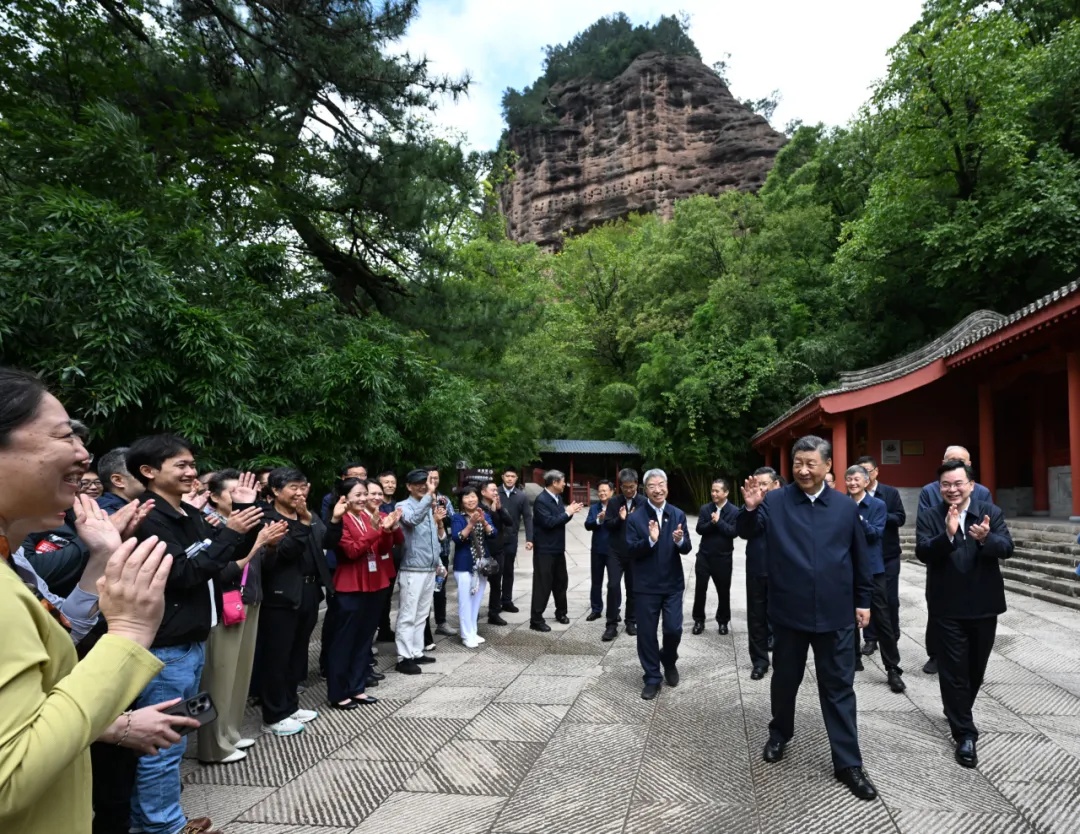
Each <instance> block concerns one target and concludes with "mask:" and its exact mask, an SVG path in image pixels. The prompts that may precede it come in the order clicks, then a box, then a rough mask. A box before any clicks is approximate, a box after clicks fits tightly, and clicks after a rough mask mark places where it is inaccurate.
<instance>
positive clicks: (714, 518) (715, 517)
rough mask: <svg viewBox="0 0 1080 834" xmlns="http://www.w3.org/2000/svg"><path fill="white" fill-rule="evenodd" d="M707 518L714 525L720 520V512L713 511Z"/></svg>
mask: <svg viewBox="0 0 1080 834" xmlns="http://www.w3.org/2000/svg"><path fill="white" fill-rule="evenodd" d="M709 518H711V519H712V523H713V524H716V522H718V521H719V520H720V511H719V510H713V514H712V515H711V516H709Z"/></svg>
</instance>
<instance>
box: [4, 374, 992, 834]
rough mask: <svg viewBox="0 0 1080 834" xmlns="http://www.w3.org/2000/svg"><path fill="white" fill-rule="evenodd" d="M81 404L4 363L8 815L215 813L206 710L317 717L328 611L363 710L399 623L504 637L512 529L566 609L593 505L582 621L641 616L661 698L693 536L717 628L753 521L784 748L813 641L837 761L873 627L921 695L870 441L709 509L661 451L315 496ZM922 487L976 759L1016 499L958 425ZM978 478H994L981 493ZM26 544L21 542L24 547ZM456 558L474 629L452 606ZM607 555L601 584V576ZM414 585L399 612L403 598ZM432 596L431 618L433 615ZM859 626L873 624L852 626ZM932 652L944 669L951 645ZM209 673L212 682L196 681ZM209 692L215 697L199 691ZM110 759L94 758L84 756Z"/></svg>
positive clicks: (82, 823) (161, 832) (850, 781)
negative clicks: (127, 437)
mask: <svg viewBox="0 0 1080 834" xmlns="http://www.w3.org/2000/svg"><path fill="white" fill-rule="evenodd" d="M87 440H88V434H87V431H86V428H85V426H83V425H82V424H80V423H79V422H78V421H75V420H72V419H70V417H69V416H68V415H67V413H66V412H65V410H64V408H63V406H62V404H61V403H59V402H58V401H57V400H56V399H55V398H54V397H53V396H52V395H51V394H49V392H48V391H47V390H46V389H45V388H44V386H43V385H42V383H41V382H40V381H39V380H38V379H37V378H36V377H34V376H32V375H30V374H26V373H23V372H20V371H16V370H11V369H0V460H2V461H3V462H4V463H5V464H6V465H7V469H6V470H5V471H7V472H8V473H9V481H8V486H7V487H5V488H3V489H2V490H0V524H2V525H3V529H2V530H0V533H2V537H0V550H2V553H3V557H4V560H5V562H6V563H7V564H8V565H9V568H10V569H0V593H2V594H3V600H0V624H2V627H3V633H4V634H5V636H6V637H7V639H6V640H5V646H4V648H3V649H2V650H0V706H2V707H3V709H2V714H3V718H0V827H2V828H3V829H4V830H9V827H10V830H17V831H26V832H52V831H73V832H84V831H85V832H89V831H91V830H93V831H94V832H95V833H97V832H100V834H113V832H123V833H124V834H126V832H129V831H134V832H141V833H142V834H196V832H199V834H202V833H203V832H206V833H207V834H213V823H212V822H211V821H210V820H209V819H206V818H196V819H189V818H188V817H187V816H186V815H185V813H184V811H183V808H182V802H181V780H180V763H181V758H182V757H183V755H184V752H185V749H186V739H187V734H188V733H191V732H195V733H197V739H198V744H197V750H198V757H199V759H200V760H201V761H203V762H205V763H209V764H220V765H228V764H231V763H234V762H238V761H241V760H243V759H244V758H246V757H247V756H248V755H249V751H250V750H251V748H253V747H254V746H255V745H256V744H257V740H256V739H254V738H250V737H244V736H243V734H242V733H241V729H242V724H243V715H244V710H245V707H246V706H247V705H248V703H249V702H251V701H254V702H255V703H257V704H258V706H259V709H260V710H261V713H262V730H263V733H264V734H265V735H266V736H267V737H270V738H272V737H274V736H290V735H295V734H297V733H301V732H303V730H304V727H305V725H307V724H308V723H310V722H312V721H315V720H317V719H318V718H319V714H318V711H316V710H309V709H303V708H301V707H300V703H299V694H300V693H301V692H302V691H303V686H304V682H305V681H306V680H307V679H308V677H309V674H308V673H309V670H308V657H309V647H310V643H311V638H312V635H313V633H314V630H315V628H316V626H317V624H318V620H319V614H320V608H321V605H322V603H323V602H324V600H325V601H326V603H327V606H326V611H325V616H324V617H323V624H322V635H321V637H322V640H321V642H322V653H321V656H320V660H319V665H320V670H319V671H320V672H321V673H322V675H323V676H324V677H325V678H326V680H327V708H328V709H333V710H341V711H352V710H357V709H363V708H364V707H366V706H370V705H372V704H375V703H377V702H378V698H377V697H376V696H375V695H373V694H372V693H371V691H370V690H372V689H374V688H376V687H378V685H379V682H380V681H381V680H384V679H385V674H384V673H383V672H380V671H378V670H377V667H376V664H375V657H376V654H377V652H378V651H379V649H378V647H377V645H376V644H377V643H378V642H380V641H382V642H392V643H393V644H394V647H395V651H396V662H395V664H394V670H395V671H396V673H399V674H404V675H415V674H421V673H422V672H423V670H424V667H425V666H427V665H428V664H432V663H435V662H436V658H435V657H434V656H433V653H432V652H433V650H434V649H435V644H434V642H433V640H434V638H433V635H434V634H441V635H444V636H447V637H458V638H459V639H460V640H461V642H462V644H463V645H464V646H466V647H468V648H470V649H477V648H478V647H479V646H480V645H481V644H483V643H484V637H483V636H482V635H481V634H480V628H479V623H480V617H481V609H482V607H483V600H484V596H485V594H487V596H488V613H487V625H488V627H494V628H498V627H501V626H507V625H508V622H507V620H506V619H504V618H503V617H502V614H503V613H505V612H513V613H517V612H518V608H517V607H516V606H515V605H514V602H513V600H514V588H513V581H514V568H515V560H516V557H517V548H518V539H519V531H520V529H521V527H522V526H523V527H524V531H525V549H526V550H527V551H531V553H532V593H531V603H530V616H529V626H530V628H531V629H533V630H535V631H539V632H550V631H551V626H550V625H548V623H547V621H546V620H545V615H546V613H547V609H548V607H549V605H551V603H552V601H553V602H554V617H555V620H556V622H558V623H561V624H568V623H569V622H570V614H571V612H570V611H569V610H568V601H567V590H568V571H567V562H566V528H567V525H568V524H569V523H570V522H571V521H572V520H573V519H574V517H575V516H577V515H578V514H579V513H581V512H583V511H586V516H585V528H586V530H588V531H590V533H591V568H592V570H591V587H590V608H589V612H588V614H587V616H586V618H585V619H586V620H587V621H595V620H598V619H600V618H601V617H604V616H605V615H606V620H605V627H604V630H603V632H602V633H600V634H599V639H600V640H602V641H605V642H606V641H611V640H613V639H616V637H617V636H618V634H619V627H620V624H622V625H623V628H624V631H625V633H626V634H627V635H629V636H631V637H634V638H635V641H636V646H637V653H638V657H639V660H640V663H641V666H642V670H643V682H644V687H643V689H642V691H641V697H642V698H645V699H647V700H651V699H653V698H656V697H657V696H658V695H659V694H660V692H661V690H662V688H663V687H664V686H665V685H666V686H671V687H674V686H678V684H679V681H680V674H679V670H678V665H677V661H678V650H679V646H680V643H681V640H682V634H683V595H684V592H685V588H686V583H685V576H684V571H683V566H682V558H683V557H684V556H686V555H687V554H689V553H690V552H691V551H692V550H693V547H694V543H693V542H692V537H691V534H692V533H693V534H694V535H696V536H697V537H698V540H699V541H698V547H697V551H696V562H695V571H694V573H695V579H696V587H695V594H694V602H693V608H692V618H693V621H694V624H693V628H692V634H693V635H700V634H702V633H703V632H704V630H705V622H706V619H707V617H706V610H705V609H706V603H707V592H708V587H709V585H710V584H711V585H712V586H713V587H714V588H715V589H716V592H717V596H718V606H717V610H716V613H715V620H716V622H717V626H718V630H719V632H720V634H728V633H729V631H730V627H731V605H730V586H731V577H732V560H733V558H734V552H735V539H736V538H738V537H741V538H743V539H746V542H747V544H746V568H747V569H746V593H747V626H748V627H747V640H748V645H749V656H750V659H751V663H752V668H751V678H752V679H754V680H760V679H762V678H763V677H765V675H766V674H768V673H769V672H770V669H771V670H772V672H773V676H772V680H771V697H772V711H773V720H772V722H771V723H770V725H769V735H768V741H767V743H766V745H765V748H764V751H763V756H764V758H765V760H766V761H768V762H775V761H778V760H779V759H780V758H782V757H783V754H784V749H785V746H786V744H787V743H788V741H789V740H790V739H791V737H792V735H793V733H794V719H795V711H794V710H795V698H796V693H797V691H798V688H799V685H800V683H801V681H802V677H803V671H804V669H805V663H806V657H807V653H808V651H809V649H811V648H812V649H813V651H814V656H815V664H816V668H817V678H818V689H819V696H820V701H821V708H822V711H823V714H824V717H825V723H826V727H827V729H828V733H829V739H830V744H831V747H832V754H833V765H834V770H835V773H836V776H837V778H838V779H840V780H841V781H842V782H843V783H844V784H846V785H847V786H848V787H849V789H850V790H851V791H852V792H853V793H854V794H855V795H856V796H859V797H860V798H863V799H872V798H874V797H875V796H876V790H875V788H874V786H873V784H872V783H871V782H870V780H869V778H868V777H867V776H866V774H865V772H864V771H863V769H862V760H861V756H860V753H859V747H858V736H857V727H856V710H855V696H854V690H853V681H854V675H855V672H856V670H857V669H861V668H862V657H863V656H864V655H868V654H873V653H874V652H875V651H878V650H879V649H880V651H881V657H882V660H883V665H884V667H885V670H886V682H887V685H888V686H889V687H890V688H891V689H892V691H894V692H897V693H899V692H903V691H904V689H905V684H904V681H903V677H902V676H903V670H902V669H901V667H900V657H899V651H898V648H897V642H898V637H899V630H900V624H899V599H898V576H899V570H900V564H899V563H900V545H899V534H898V530H899V527H900V526H902V525H903V524H904V523H905V514H904V508H903V504H902V502H901V501H900V496H899V493H898V492H897V491H896V490H895V489H892V488H890V487H888V486H887V485H884V484H881V483H880V482H878V481H877V467H876V465H875V462H874V461H873V460H872V459H870V458H861V459H859V461H858V462H857V463H856V464H855V465H853V466H851V467H850V468H849V469H848V470H847V471H846V472H845V473H843V478H844V487H845V488H844V490H843V491H839V490H836V489H834V488H832V487H830V486H829V485H828V484H827V483H826V481H825V476H826V474H829V470H830V468H831V450H830V449H829V446H828V443H827V442H825V441H824V440H821V439H820V438H816V437H808V438H803V439H802V440H800V441H798V442H797V443H796V444H795V446H794V450H793V465H792V474H793V482H792V483H790V484H785V483H784V481H783V479H782V478H780V476H779V475H778V474H777V473H776V472H775V471H774V470H772V469H770V468H768V467H763V468H761V469H759V470H757V471H756V472H755V473H754V474H753V475H752V476H751V477H749V478H747V479H746V481H745V483H744V485H743V487H742V498H743V506H742V507H741V509H740V508H737V507H736V506H735V505H734V503H733V502H732V501H730V500H729V496H730V493H731V488H730V484H729V483H728V482H727V481H726V480H725V479H723V478H718V479H716V481H715V482H714V483H713V484H712V488H711V501H710V502H709V503H707V504H705V505H704V506H702V507H701V508H700V510H699V511H698V516H697V522H696V524H695V525H694V528H693V531H691V528H690V522H689V521H688V519H687V517H686V515H685V514H684V513H683V512H682V511H681V510H679V509H678V508H677V507H675V506H674V505H672V504H670V503H668V501H667V497H668V479H667V475H666V474H665V473H664V472H663V471H662V470H660V469H650V470H648V471H647V472H645V474H644V476H643V478H642V481H641V483H642V485H643V488H642V490H641V491H639V480H638V475H637V472H636V471H634V470H632V469H624V470H622V471H621V472H620V473H619V475H618V477H617V480H618V487H617V489H616V485H615V484H614V483H611V482H608V481H603V482H601V483H600V484H599V485H598V487H597V500H595V501H591V502H590V503H589V505H588V506H587V507H586V505H585V504H583V503H579V502H574V501H571V502H570V503H566V502H565V501H564V499H563V497H562V496H563V492H564V490H565V488H566V479H565V476H564V475H563V473H561V472H558V471H555V470H552V471H549V472H547V473H546V474H545V475H544V479H543V480H544V487H543V489H542V491H540V493H539V495H537V497H536V498H535V499H533V500H530V499H529V497H528V496H527V495H526V493H525V491H524V490H523V489H522V487H521V486H520V485H519V484H518V475H517V471H516V470H515V469H513V468H507V469H506V470H505V471H503V472H501V473H500V478H499V480H498V481H496V480H494V479H490V480H486V481H481V482H479V483H476V484H472V485H468V486H466V487H465V488H463V489H460V490H458V491H457V495H456V496H455V498H456V500H451V499H450V498H449V497H448V496H446V495H443V494H442V493H440V491H439V475H438V471H437V469H435V468H434V467H423V468H417V469H413V470H411V471H409V472H408V473H407V474H405V476H404V486H405V490H406V492H407V497H403V498H402V499H401V500H395V499H396V498H397V497H398V496H397V495H396V492H397V485H398V481H397V476H396V474H395V473H393V472H391V471H387V472H383V473H381V474H380V475H378V476H377V477H374V478H369V477H368V472H367V469H366V467H364V466H363V465H361V464H360V463H356V462H351V463H347V464H345V465H344V466H342V467H341V468H340V470H339V473H338V474H339V477H338V479H337V481H336V482H335V483H334V485H333V488H332V490H331V491H330V492H329V493H328V494H327V495H326V496H325V497H324V498H323V499H322V502H321V506H320V511H318V512H313V511H312V509H311V508H310V506H309V503H310V502H309V498H310V495H309V492H310V487H311V484H310V482H309V480H308V478H307V477H306V476H305V474H304V473H303V472H301V471H300V470H298V469H295V468H291V467H278V468H274V469H263V470H258V471H256V472H242V471H239V470H237V469H221V470H217V471H212V472H206V471H202V470H200V469H199V467H198V462H197V459H196V456H195V450H194V448H193V447H192V445H191V444H190V443H189V442H187V441H186V440H184V439H183V438H182V437H179V436H176V435H171V434H161V435H154V436H149V437H142V438H138V439H135V440H134V441H133V442H132V443H131V445H130V446H128V447H123V448H118V449H113V450H111V451H109V452H108V453H107V454H105V455H103V456H102V457H101V458H100V459H99V460H98V461H97V465H96V466H94V461H93V458H92V456H91V455H90V454H89V453H88V451H87V449H86V443H87ZM938 475H939V479H938V481H937V482H935V483H932V484H930V485H928V487H927V489H926V490H925V491H924V496H923V497H924V498H925V499H926V501H927V506H926V508H925V509H924V508H923V507H922V500H920V513H919V516H918V544H917V549H916V555H917V557H918V558H919V559H920V560H922V561H924V562H926V564H927V566H928V581H927V600H928V606H929V613H930V625H929V626H928V630H927V635H926V637H927V640H926V645H927V647H928V652H929V653H930V655H931V658H930V660H929V661H928V664H927V666H926V667H924V669H925V671H927V672H932V671H940V680H941V691H942V699H943V706H944V709H945V713H946V715H947V717H948V720H949V724H950V727H951V728H952V732H953V735H954V738H955V740H956V751H955V754H956V758H957V761H958V762H960V763H961V764H962V765H965V766H969V767H971V766H974V765H975V763H976V761H977V756H976V752H975V742H976V740H977V737H978V732H977V729H976V728H975V724H974V722H973V719H972V706H973V703H974V700H975V696H976V695H977V693H978V690H979V687H980V684H981V681H982V677H983V673H984V671H985V668H986V663H987V660H988V659H989V654H990V649H991V648H992V646H993V640H994V633H995V626H996V616H997V615H998V614H1000V613H1001V612H1002V611H1004V609H1005V602H1004V589H1003V584H1002V581H1001V575H1000V571H999V570H998V568H997V562H998V560H999V559H1001V558H1005V557H1007V556H1008V555H1010V554H1011V551H1012V542H1011V539H1010V538H1009V534H1008V529H1007V527H1006V525H1005V522H1004V519H1003V516H1002V514H1001V511H1000V510H999V509H998V508H997V507H995V506H994V505H993V504H992V502H991V501H990V497H989V495H988V494H986V495H982V494H981V493H980V492H979V489H980V487H979V485H978V484H976V483H975V482H974V477H973V473H972V469H971V462H970V456H969V455H968V454H967V452H966V450H963V449H960V448H958V447H957V448H950V449H949V450H948V451H947V452H946V457H945V460H944V461H943V463H942V466H941V468H940V469H939V472H938ZM983 491H984V492H985V490H983ZM15 544H18V545H19V546H17V547H15V546H13V545H15ZM451 572H452V573H453V578H454V585H455V587H456V591H457V628H456V629H455V628H453V627H452V626H451V625H450V623H449V622H448V620H447V601H446V598H447V590H446V580H447V578H448V576H449V574H450V573H451ZM605 575H606V579H607V587H606V599H605V593H604V590H605V589H604V580H605ZM395 589H396V620H395V621H394V622H393V623H391V615H392V613H393V611H394V604H393V602H392V600H393V599H394V597H395ZM432 613H434V620H435V623H434V631H433V630H432V627H431V623H430V618H431V615H432ZM860 628H862V629H863V634H862V637H863V638H864V640H865V642H863V643H862V644H861V645H860V639H859V629H860ZM932 665H936V668H931V666H932ZM201 693H208V694H209V702H207V701H206V699H203V698H201ZM200 703H201V704H203V706H204V707H205V705H206V704H207V703H212V705H213V709H214V711H215V712H216V718H215V719H214V720H211V721H205V718H206V716H205V715H203V716H202V717H201V718H200V715H199V714H198V710H191V709H188V707H189V706H190V705H192V704H200ZM91 773H92V774H93V778H92V779H91Z"/></svg>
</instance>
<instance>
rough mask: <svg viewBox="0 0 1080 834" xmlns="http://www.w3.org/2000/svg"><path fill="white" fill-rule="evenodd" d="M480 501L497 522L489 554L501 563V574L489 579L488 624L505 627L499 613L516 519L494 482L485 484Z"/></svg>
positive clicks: (489, 544) (515, 535) (489, 545)
mask: <svg viewBox="0 0 1080 834" xmlns="http://www.w3.org/2000/svg"><path fill="white" fill-rule="evenodd" d="M480 500H481V501H482V502H483V504H484V509H486V510H487V511H488V514H489V515H490V516H491V520H492V521H494V522H495V529H496V530H497V531H498V533H496V535H495V540H494V541H492V542H489V543H488V550H489V552H490V553H491V555H492V557H494V559H495V561H496V562H498V563H499V572H498V573H496V574H494V575H492V576H489V577H488V584H489V585H490V586H491V593H490V594H489V595H488V623H489V624H490V625H500V626H503V625H507V622H506V620H504V619H503V618H502V617H500V616H499V612H500V611H502V582H503V571H504V570H505V569H506V559H505V557H504V554H505V553H506V543H507V541H508V540H509V538H510V536H511V535H513V536H514V537H515V538H517V534H516V533H512V532H511V529H512V528H513V527H514V519H513V517H511V515H510V513H509V512H508V511H507V509H506V508H505V507H504V506H503V505H502V499H501V496H500V495H499V485H498V484H497V483H495V482H494V481H488V482H487V483H485V484H484V486H483V489H481V490H480Z"/></svg>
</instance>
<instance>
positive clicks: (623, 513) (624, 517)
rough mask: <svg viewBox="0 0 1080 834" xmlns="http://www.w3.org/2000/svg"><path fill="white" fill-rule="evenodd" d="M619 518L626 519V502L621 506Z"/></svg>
mask: <svg viewBox="0 0 1080 834" xmlns="http://www.w3.org/2000/svg"><path fill="white" fill-rule="evenodd" d="M619 519H620V520H621V521H626V504H623V505H622V506H621V507H619Z"/></svg>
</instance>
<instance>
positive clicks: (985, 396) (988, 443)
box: [975, 382, 997, 497]
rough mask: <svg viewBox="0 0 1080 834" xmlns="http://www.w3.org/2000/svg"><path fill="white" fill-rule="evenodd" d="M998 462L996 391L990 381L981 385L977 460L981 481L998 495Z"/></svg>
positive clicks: (976, 467) (976, 465) (976, 466)
mask: <svg viewBox="0 0 1080 834" xmlns="http://www.w3.org/2000/svg"><path fill="white" fill-rule="evenodd" d="M996 467H997V463H996V461H995V458H994V392H993V390H992V389H991V388H990V385H989V384H988V383H985V382H984V383H981V384H980V385H979V459H978V460H977V461H975V469H976V471H977V472H978V479H979V483H981V484H982V485H983V486H984V487H986V488H987V489H988V490H990V494H991V495H993V496H995V497H996V496H997V468H996Z"/></svg>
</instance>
